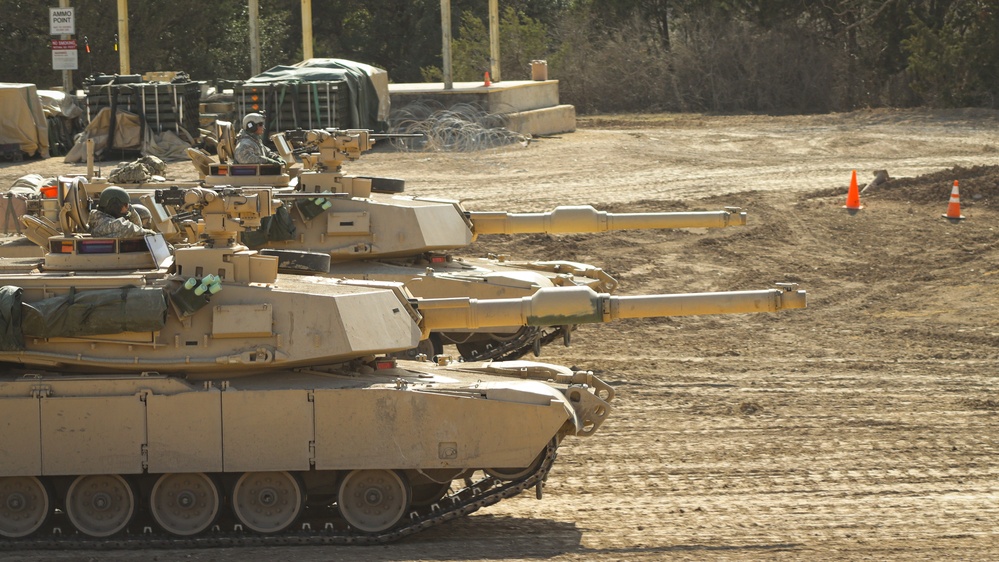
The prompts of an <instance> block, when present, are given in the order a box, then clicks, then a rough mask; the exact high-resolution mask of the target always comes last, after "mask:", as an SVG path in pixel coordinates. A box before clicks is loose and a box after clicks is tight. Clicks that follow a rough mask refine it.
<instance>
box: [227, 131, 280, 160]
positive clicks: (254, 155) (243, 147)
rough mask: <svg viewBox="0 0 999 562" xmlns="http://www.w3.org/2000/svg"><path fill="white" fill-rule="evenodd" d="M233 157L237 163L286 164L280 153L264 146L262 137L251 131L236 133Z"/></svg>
mask: <svg viewBox="0 0 999 562" xmlns="http://www.w3.org/2000/svg"><path fill="white" fill-rule="evenodd" d="M233 159H234V160H235V161H236V163H237V164H278V165H284V159H282V158H281V156H280V155H279V154H278V153H276V152H274V151H273V150H271V149H269V148H267V147H266V146H264V142H263V141H262V140H261V139H260V137H259V136H257V135H255V134H253V133H251V132H249V131H240V132H239V134H238V135H236V150H235V154H233Z"/></svg>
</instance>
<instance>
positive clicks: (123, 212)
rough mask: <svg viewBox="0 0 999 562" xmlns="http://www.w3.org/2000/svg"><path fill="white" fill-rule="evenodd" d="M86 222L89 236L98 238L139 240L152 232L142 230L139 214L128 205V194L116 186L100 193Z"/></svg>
mask: <svg viewBox="0 0 999 562" xmlns="http://www.w3.org/2000/svg"><path fill="white" fill-rule="evenodd" d="M87 222H88V224H89V227H90V228H89V230H90V235H91V236H97V237H100V238H141V237H142V236H145V235H146V234H153V231H152V230H149V229H146V228H142V225H141V218H140V217H139V214H138V213H137V212H135V211H134V210H133V209H132V208H131V205H129V197H128V192H127V191H125V190H124V189H122V188H120V187H117V186H110V187H107V188H105V189H104V191H102V192H101V196H100V199H98V200H97V207H96V208H94V209H91V210H90V216H89V217H88V219H87Z"/></svg>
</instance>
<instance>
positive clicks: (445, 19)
mask: <svg viewBox="0 0 999 562" xmlns="http://www.w3.org/2000/svg"><path fill="white" fill-rule="evenodd" d="M441 38H442V40H443V43H444V45H443V49H442V52H441V66H443V67H444V69H443V70H444V89H445V90H451V89H453V88H454V79H453V78H452V74H451V0H441Z"/></svg>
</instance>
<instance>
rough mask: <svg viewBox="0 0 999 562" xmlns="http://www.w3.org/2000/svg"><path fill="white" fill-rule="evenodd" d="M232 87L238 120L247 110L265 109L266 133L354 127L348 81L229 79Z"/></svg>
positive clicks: (237, 121)
mask: <svg viewBox="0 0 999 562" xmlns="http://www.w3.org/2000/svg"><path fill="white" fill-rule="evenodd" d="M224 87H226V88H230V87H231V88H232V93H233V101H234V103H235V106H236V107H235V109H236V116H235V117H236V118H235V122H236V123H237V127H238V126H239V125H238V124H239V123H241V122H242V120H243V116H244V115H246V114H248V113H263V114H264V115H265V116H266V118H267V126H266V133H267V134H268V135H269V134H270V133H277V132H281V131H287V130H290V129H328V128H337V129H346V128H350V127H351V112H350V92H349V90H348V88H347V83H346V82H345V81H308V82H277V83H271V84H248V83H245V82H226V83H225V84H224Z"/></svg>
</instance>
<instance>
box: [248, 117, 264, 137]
mask: <svg viewBox="0 0 999 562" xmlns="http://www.w3.org/2000/svg"><path fill="white" fill-rule="evenodd" d="M263 124H264V116H263V115H262V114H260V113H247V114H246V116H245V117H243V130H244V131H249V132H251V133H252V132H254V131H256V130H257V127H258V126H260V125H263Z"/></svg>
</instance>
